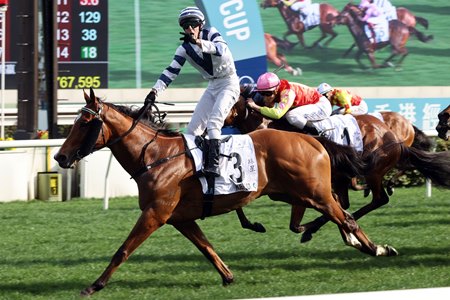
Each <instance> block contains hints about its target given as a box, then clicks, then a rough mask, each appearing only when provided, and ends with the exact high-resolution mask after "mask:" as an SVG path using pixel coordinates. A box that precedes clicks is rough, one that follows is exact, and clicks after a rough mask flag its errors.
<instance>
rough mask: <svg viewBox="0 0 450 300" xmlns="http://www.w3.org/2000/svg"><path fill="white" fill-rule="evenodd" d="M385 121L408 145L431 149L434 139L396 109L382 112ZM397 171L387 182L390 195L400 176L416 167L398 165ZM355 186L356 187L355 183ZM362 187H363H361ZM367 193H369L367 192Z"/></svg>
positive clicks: (420, 148)
mask: <svg viewBox="0 0 450 300" xmlns="http://www.w3.org/2000/svg"><path fill="white" fill-rule="evenodd" d="M380 114H381V116H382V117H383V121H384V123H385V124H386V125H387V126H388V127H389V129H390V130H391V131H392V132H393V133H394V134H395V135H396V136H397V138H398V140H400V141H402V142H403V143H404V144H405V145H406V146H407V147H414V148H416V149H419V150H424V151H431V148H432V146H433V141H432V140H431V138H429V137H428V136H427V135H426V134H425V133H424V132H423V131H422V130H420V129H419V128H417V127H416V126H414V125H413V124H412V123H411V122H410V121H409V120H408V119H406V118H405V117H404V116H402V115H401V114H399V113H397V112H394V111H382V112H380ZM396 169H398V170H397V172H396V173H395V174H394V175H393V176H392V177H391V178H390V179H389V180H388V181H387V182H386V184H385V186H386V191H387V193H388V194H389V195H392V194H393V187H394V186H395V184H396V182H397V180H398V178H399V177H400V176H401V175H403V174H404V173H405V171H407V170H411V169H414V167H413V166H411V165H405V164H403V165H398V166H397V167H396ZM353 187H355V186H354V185H353ZM360 189H361V187H360ZM366 195H367V193H366Z"/></svg>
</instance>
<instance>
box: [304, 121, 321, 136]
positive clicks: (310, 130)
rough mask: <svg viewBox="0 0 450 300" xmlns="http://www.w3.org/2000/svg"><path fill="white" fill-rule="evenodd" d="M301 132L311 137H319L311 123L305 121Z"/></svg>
mask: <svg viewBox="0 0 450 300" xmlns="http://www.w3.org/2000/svg"><path fill="white" fill-rule="evenodd" d="M303 131H304V132H306V133H309V134H312V135H319V131H317V128H316V127H315V126H314V125H313V123H312V122H311V121H306V124H305V127H303Z"/></svg>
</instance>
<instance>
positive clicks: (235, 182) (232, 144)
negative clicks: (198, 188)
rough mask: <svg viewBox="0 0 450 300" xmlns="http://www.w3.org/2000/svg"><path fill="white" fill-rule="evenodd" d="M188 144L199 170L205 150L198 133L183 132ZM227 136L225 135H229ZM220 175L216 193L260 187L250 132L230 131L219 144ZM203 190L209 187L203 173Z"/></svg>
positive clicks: (216, 184)
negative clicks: (234, 133)
mask: <svg viewBox="0 0 450 300" xmlns="http://www.w3.org/2000/svg"><path fill="white" fill-rule="evenodd" d="M184 137H185V139H186V142H187V145H188V148H189V149H190V150H191V152H192V156H193V157H194V163H195V170H196V171H200V170H201V169H202V164H203V152H202V151H201V150H200V149H199V148H197V145H196V144H195V136H193V135H187V134H185V135H184ZM227 137H228V136H222V138H227ZM220 153H221V156H220V159H219V168H220V177H217V178H216V182H215V190H214V195H225V194H232V193H236V192H242V191H247V192H253V191H256V190H257V189H258V164H257V162H256V156H255V148H254V146H253V141H252V139H251V138H250V136H248V135H231V136H230V138H229V139H228V140H227V141H226V142H225V143H221V146H220ZM199 179H200V183H201V184H202V190H203V193H206V191H207V188H208V186H207V183H206V179H205V177H200V178H199Z"/></svg>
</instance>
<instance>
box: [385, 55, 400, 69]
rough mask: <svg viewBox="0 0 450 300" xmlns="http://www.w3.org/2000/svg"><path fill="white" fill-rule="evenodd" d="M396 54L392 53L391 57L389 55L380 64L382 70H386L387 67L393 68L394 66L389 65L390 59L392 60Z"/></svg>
mask: <svg viewBox="0 0 450 300" xmlns="http://www.w3.org/2000/svg"><path fill="white" fill-rule="evenodd" d="M396 55H397V54H396V53H392V54H391V55H389V57H388V58H386V59H385V60H384V62H383V64H382V67H383V68H387V67H394V64H393V63H391V61H392V59H394V57H395V56H396Z"/></svg>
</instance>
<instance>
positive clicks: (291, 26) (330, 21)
mask: <svg viewBox="0 0 450 300" xmlns="http://www.w3.org/2000/svg"><path fill="white" fill-rule="evenodd" d="M261 7H262V8H267V7H277V8H278V10H279V11H280V14H281V16H282V17H283V19H284V21H285V22H286V25H287V27H288V31H287V32H286V33H285V34H284V36H283V38H284V39H287V36H289V35H293V34H294V35H296V36H297V38H298V40H299V41H300V44H301V45H302V47H305V39H304V37H303V33H304V32H305V31H306V30H309V29H312V28H313V27H311V28H308V29H305V24H303V22H302V21H300V17H299V13H298V12H295V11H293V10H291V9H290V8H289V7H288V6H286V5H285V4H284V3H283V1H281V0H262V2H261ZM338 14H339V11H338V10H337V9H336V8H334V7H333V6H332V5H330V4H328V3H321V4H320V24H319V28H320V31H321V32H322V35H321V36H320V38H319V39H318V40H317V41H315V42H314V43H313V44H312V46H311V48H313V47H315V46H317V45H319V43H320V42H321V41H322V40H324V39H325V38H327V37H328V36H330V37H329V38H328V39H327V40H326V42H325V44H324V46H328V44H329V43H330V42H331V41H332V40H333V39H334V38H335V37H337V35H338V33H337V32H336V31H334V30H333V26H334V19H335V18H336V17H337V15H338ZM314 27H315V26H314Z"/></svg>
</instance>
